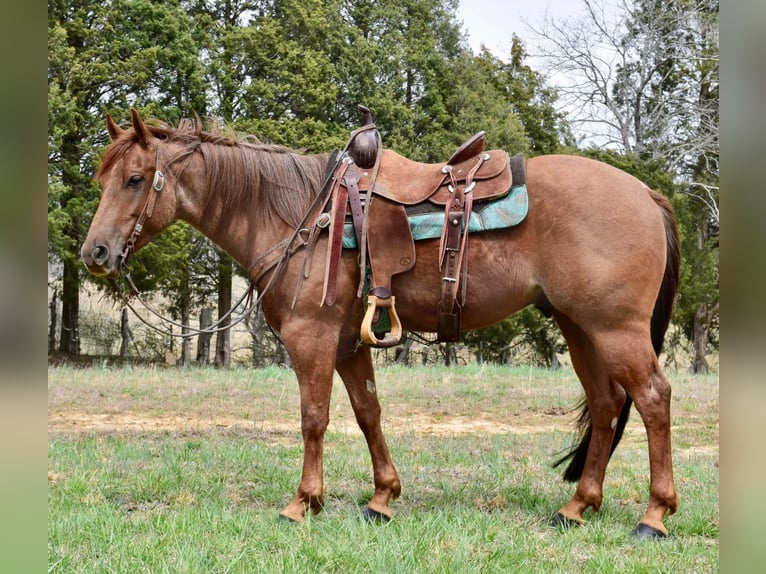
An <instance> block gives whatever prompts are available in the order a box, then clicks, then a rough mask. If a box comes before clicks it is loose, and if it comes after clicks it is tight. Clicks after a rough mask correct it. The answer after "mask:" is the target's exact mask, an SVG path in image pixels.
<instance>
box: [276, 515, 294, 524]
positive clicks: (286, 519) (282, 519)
mask: <svg viewBox="0 0 766 574" xmlns="http://www.w3.org/2000/svg"><path fill="white" fill-rule="evenodd" d="M277 520H279V521H280V522H288V523H290V524H300V522H299V521H298V520H295V519H294V518H290V517H289V516H285V515H284V514H280V515H278V516H277Z"/></svg>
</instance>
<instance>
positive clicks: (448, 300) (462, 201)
mask: <svg viewBox="0 0 766 574" xmlns="http://www.w3.org/2000/svg"><path fill="white" fill-rule="evenodd" d="M488 157H489V156H488V155H487V154H481V155H479V156H478V161H477V162H476V164H475V165H474V166H473V167H472V168H471V170H470V171H469V172H468V174H467V175H466V178H465V188H463V189H459V188H458V187H457V182H456V178H455V176H454V174H453V172H452V166H449V165H447V166H445V167H444V168H443V170H442V171H444V172H445V173H446V174H448V175H449V177H450V179H451V183H450V186H449V190H450V192H451V193H452V200H451V201H449V202H447V204H446V206H445V213H444V224H443V227H442V236H441V241H440V246H439V269H443V275H442V290H441V299H440V300H439V307H438V322H437V325H438V337H439V340H440V341H457V340H459V338H460V310H461V307H462V305H464V304H465V298H466V288H467V274H468V257H467V246H468V222H469V221H470V218H471V212H472V211H473V193H472V191H473V188H474V187H475V182H474V176H475V175H476V172H477V171H478V170H479V168H480V167H481V165H482V163H484V161H486V160H487V159H488ZM458 290H460V300H459V301H458V298H457V294H458Z"/></svg>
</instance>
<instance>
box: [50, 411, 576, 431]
mask: <svg viewBox="0 0 766 574" xmlns="http://www.w3.org/2000/svg"><path fill="white" fill-rule="evenodd" d="M515 418H517V419H518V418H519V417H515ZM533 418H538V417H533ZM548 418H549V419H550V417H548ZM553 422H554V421H551V420H549V421H548V422H547V423H544V422H543V421H532V420H523V419H522V420H514V421H513V422H511V423H509V422H503V421H498V420H493V419H491V418H486V417H478V418H473V419H469V418H467V417H453V418H445V419H441V418H440V419H439V420H436V419H434V417H433V416H432V415H430V414H425V413H412V414H411V415H409V416H390V417H386V416H384V417H383V430H384V431H385V432H392V433H415V434H428V435H436V436H449V435H456V434H481V435H500V434H532V433H544V432H553V431H556V430H560V431H570V430H571V424H569V421H568V420H567V421H564V420H560V421H555V422H556V423H557V424H553ZM535 423H537V424H535ZM235 428H240V429H248V430H254V431H265V432H269V433H274V432H277V433H299V432H300V423H299V422H298V421H297V420H294V421H283V422H275V421H266V420H252V419H245V418H237V417H227V416H216V417H214V418H207V419H206V418H201V417H200V418H197V417H191V416H180V415H177V414H163V415H154V414H151V413H141V412H119V413H86V412H73V411H66V412H56V413H51V414H49V416H48V432H51V433H61V432H74V433H89V432H97V433H137V432H181V433H183V432H195V433H200V432H201V433H205V432H211V431H214V430H220V429H235ZM328 430H329V431H330V432H339V433H342V434H353V435H356V434H359V435H361V431H360V430H359V427H358V426H357V425H356V423H355V422H354V421H349V420H347V419H345V418H344V417H341V418H340V419H339V420H331V421H330V426H329V429H328Z"/></svg>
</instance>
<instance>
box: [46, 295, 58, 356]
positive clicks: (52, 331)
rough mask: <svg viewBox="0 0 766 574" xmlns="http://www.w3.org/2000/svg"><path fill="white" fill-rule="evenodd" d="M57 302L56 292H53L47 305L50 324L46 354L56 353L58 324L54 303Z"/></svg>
mask: <svg viewBox="0 0 766 574" xmlns="http://www.w3.org/2000/svg"><path fill="white" fill-rule="evenodd" d="M57 301H58V290H57V289H54V290H53V297H51V302H50V304H49V305H48V308H49V309H50V324H49V325H48V354H49V355H50V354H51V353H55V352H56V327H57V323H58V315H57V314H56V303H57Z"/></svg>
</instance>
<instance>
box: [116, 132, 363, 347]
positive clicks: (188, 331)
mask: <svg viewBox="0 0 766 574" xmlns="http://www.w3.org/2000/svg"><path fill="white" fill-rule="evenodd" d="M368 127H369V126H365V128H364V129H366V128H368ZM360 131H362V128H360V129H358V130H355V131H354V132H352V135H351V138H349V142H348V143H347V144H346V146H345V147H344V149H343V151H342V152H341V153H339V154H338V155H337V156H336V162H335V165H334V166H333V167H332V169H328V171H327V175H326V177H325V180H324V182H323V184H322V188H321V191H320V192H319V193H318V194H317V195H316V197H315V198H314V201H313V202H312V203H311V205H310V206H309V209H308V210H307V211H306V214H305V215H304V216H303V219H302V220H301V222H300V223H299V224H298V225H297V227H296V228H295V230H294V231H293V232H292V234H291V235H290V237H288V238H287V239H284V240H282V241H280V242H278V243H276V244H275V245H273V246H272V247H270V248H269V249H268V250H266V252H265V253H264V254H263V255H261V256H260V257H258V258H257V259H256V260H255V262H253V263H252V264H251V265H250V266H249V267H248V268H247V272H248V275H249V274H250V273H251V272H252V271H253V270H255V269H258V273H257V275H256V277H255V278H254V279H251V280H250V283H249V285H248V287H247V289H246V290H245V292H244V293H243V294H242V296H241V297H240V298H239V299H238V300H237V302H236V303H235V304H234V305H233V306H232V308H231V309H229V311H228V312H227V313H226V314H224V315H223V316H221V317H220V318H219V319H218V320H217V321H216V322H215V323H213V324H212V325H210V326H209V327H206V328H204V329H197V328H195V327H191V326H190V325H184V324H183V323H179V322H178V321H174V320H173V319H170V318H168V317H166V316H164V315H162V314H161V313H160V312H159V311H157V310H156V309H154V308H153V307H152V306H151V305H149V303H147V301H146V300H145V299H144V298H143V297H142V296H141V292H140V291H139V289H138V287H136V284H135V282H134V281H133V278H132V277H131V274H130V269H129V267H128V259H129V258H130V256H131V255H132V254H133V252H134V251H135V246H136V242H137V241H138V238H139V237H140V236H141V232H142V231H143V229H144V225H145V224H146V220H147V219H149V218H150V217H151V216H152V213H153V212H154V206H155V203H156V202H157V198H158V197H159V194H160V193H161V192H162V190H163V189H164V187H165V174H164V172H163V171H162V170H161V169H160V145H159V143H158V144H156V147H155V157H154V179H153V181H152V186H151V189H150V190H149V196H148V197H147V198H146V203H145V204H144V207H143V209H142V210H141V213H140V214H139V216H138V219H137V220H136V224H135V226H134V227H133V231H132V232H131V234H130V236H129V237H128V240H127V242H126V243H125V248H124V249H123V251H122V253H121V254H120V262H119V274H120V277H122V278H123V279H124V280H125V282H126V283H127V284H128V287H129V288H130V292H131V294H132V295H133V297H135V299H136V300H137V301H138V302H139V303H141V305H143V307H144V308H145V309H146V310H147V311H148V312H149V313H150V314H151V315H154V316H155V317H156V318H158V319H160V320H161V321H162V322H163V323H166V324H168V325H170V326H175V327H179V328H180V329H181V333H180V334H175V333H173V332H172V331H165V330H163V329H161V328H159V327H157V326H156V325H153V324H151V323H150V322H149V321H148V320H146V319H145V318H144V317H143V316H141V314H140V313H138V311H136V309H135V308H134V307H133V305H132V303H131V302H130V299H129V298H128V296H126V295H125V293H124V291H123V290H122V289H121V288H120V286H119V284H118V283H117V280H116V279H110V280H109V282H110V283H111V285H112V287H113V289H114V291H115V292H116V293H117V295H118V296H119V297H120V299H122V301H123V303H124V304H125V306H126V307H128V308H129V309H130V310H131V311H132V312H133V314H134V315H135V316H136V317H137V318H138V319H139V320H140V321H141V322H142V323H143V324H144V325H146V326H147V327H149V328H150V329H152V330H154V331H157V332H159V333H162V334H164V335H170V336H171V337H178V338H181V339H184V338H190V337H195V336H197V335H208V334H210V335H212V334H215V333H220V332H222V331H226V330H227V329H231V328H232V327H234V326H235V325H238V324H239V323H241V322H243V321H245V320H247V319H248V318H249V317H250V315H251V314H252V312H253V310H255V309H256V308H258V307H259V306H260V304H261V301H262V300H263V297H264V296H265V295H266V293H267V292H268V291H269V289H270V288H271V287H272V286H273V284H274V283H275V282H276V279H277V278H278V277H279V276H280V275H281V273H282V272H283V271H284V269H285V263H286V262H287V261H288V260H289V259H290V257H291V256H292V255H293V254H294V253H296V252H297V251H299V250H300V249H302V248H303V247H305V246H306V245H307V244H308V240H307V239H306V238H304V235H307V234H308V233H309V230H308V229H307V228H306V227H304V226H305V225H306V222H307V221H308V219H309V217H310V216H311V214H312V212H313V211H314V210H315V209H316V207H317V206H318V205H319V204H320V203H321V202H322V201H323V200H324V198H325V196H326V195H327V193H328V192H329V189H330V182H331V180H332V177H333V174H334V172H335V168H337V166H338V164H339V163H340V162H341V161H342V158H343V156H344V154H345V152H346V150H347V149H348V146H349V144H350V142H351V140H353V136H354V135H356V134H357V133H358V132H360ZM296 240H298V243H297V244H295V243H296ZM273 253H279V255H278V256H277V257H275V258H274V259H272V260H270V261H269V260H268V259H269V256H270V255H271V254H273ZM269 271H273V272H272V273H271V276H270V277H269V280H268V282H267V283H266V285H265V286H264V288H263V289H262V290H260V291H259V292H258V296H257V297H254V292H255V291H256V283H257V282H258V281H259V280H260V279H261V278H262V277H264V276H265V275H266V274H267V273H268V272H269ZM296 291H297V289H296ZM295 297H297V292H296V294H295ZM295 297H294V299H293V305H294V303H295ZM242 305H244V307H243V310H242V311H241V312H240V313H239V316H238V317H237V318H236V319H234V320H233V321H232V322H230V323H226V321H227V320H228V319H229V318H230V317H232V316H233V315H234V313H235V312H236V310H237V309H238V308H239V307H240V306H242ZM224 323H226V324H224Z"/></svg>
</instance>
